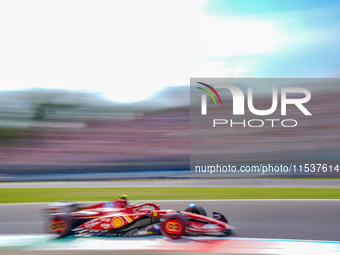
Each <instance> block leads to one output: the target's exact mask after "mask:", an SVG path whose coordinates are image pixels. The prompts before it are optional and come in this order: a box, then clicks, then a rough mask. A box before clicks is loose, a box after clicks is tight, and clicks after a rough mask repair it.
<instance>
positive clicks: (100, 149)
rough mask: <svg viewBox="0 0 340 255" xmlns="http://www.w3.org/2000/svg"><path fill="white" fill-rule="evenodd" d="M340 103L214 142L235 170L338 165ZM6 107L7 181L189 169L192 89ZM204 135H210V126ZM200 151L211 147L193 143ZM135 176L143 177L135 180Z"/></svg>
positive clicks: (63, 96) (1, 128)
mask: <svg viewBox="0 0 340 255" xmlns="http://www.w3.org/2000/svg"><path fill="white" fill-rule="evenodd" d="M339 98H340V92H339V90H338V89H334V88H333V89H330V90H329V89H326V90H315V91H314V92H313V96H312V100H311V101H310V102H309V104H308V109H309V110H310V111H311V112H312V113H313V117H312V118H308V119H303V121H299V120H300V119H301V118H302V117H303V116H302V115H301V114H300V112H299V111H298V110H296V109H295V110H293V109H292V111H291V115H290V118H294V119H296V120H298V121H299V126H298V127H296V128H294V129H289V130H287V129H285V128H282V127H276V128H270V127H267V128H261V129H256V128H247V127H246V128H242V129H230V130H229V131H227V134H229V135H228V136H227V137H226V139H221V136H220V135H219V134H218V132H217V133H214V134H213V135H212V136H210V137H209V139H210V141H211V144H219V146H225V148H227V149H226V151H225V152H227V155H228V163H232V164H236V165H240V164H243V163H248V164H256V163H259V162H261V163H267V162H268V163H273V164H278V163H307V161H308V162H309V161H310V160H313V162H310V163H338V162H339V161H338V158H339V151H340V145H339V144H340V143H339V142H340V131H339V124H340V123H339V106H340V99H339ZM257 102H258V103H257ZM0 103H1V104H2V105H3V107H2V109H1V111H0V162H1V164H0V174H2V176H5V175H7V176H8V175H13V176H15V175H19V174H37V173H39V174H47V173H61V174H62V173H71V172H72V173H84V172H87V173H92V175H91V179H100V178H99V177H95V173H97V172H111V173H114V172H116V171H126V170H130V171H132V170H134V171H140V170H153V171H157V170H170V171H174V170H176V171H188V170H189V168H190V109H189V88H188V86H187V87H173V88H168V89H166V90H164V91H161V92H159V93H158V94H156V95H154V96H153V97H152V98H150V99H148V100H145V101H141V102H135V103H129V104H119V103H114V102H111V101H109V100H106V99H105V98H102V97H101V95H98V94H93V93H90V92H74V91H60V90H55V91H54V90H26V91H12V92H0ZM255 103H256V106H257V107H258V108H260V109H266V108H268V106H269V105H270V104H271V101H270V98H269V99H268V97H263V98H261V97H259V98H258V99H257V100H256V101H255ZM212 109H214V111H218V108H216V109H215V108H212ZM248 114H249V113H248ZM271 117H273V118H275V117H278V118H279V116H271ZM245 118H250V115H247V114H246V116H245ZM196 128H197V127H196ZM199 129H201V130H200V131H199V132H202V133H205V132H206V131H207V127H206V126H201V127H199ZM223 132H224V133H225V130H224V131H223ZM195 146H197V147H196V148H198V147H200V146H201V147H204V146H206V144H199V143H197V141H195ZM204 148H205V147H204ZM204 153H214V148H213V147H207V150H205V151H204ZM142 176H143V174H142ZM155 176H156V175H155ZM134 177H140V175H136V174H133V175H131V176H130V178H134ZM148 177H150V176H148ZM156 177H157V176H156ZM103 178H112V175H111V176H110V177H103ZM125 178H126V176H125ZM3 179H4V178H3ZM72 179H77V177H72ZM13 180H15V179H13Z"/></svg>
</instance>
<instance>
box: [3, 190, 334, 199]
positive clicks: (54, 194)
mask: <svg viewBox="0 0 340 255" xmlns="http://www.w3.org/2000/svg"><path fill="white" fill-rule="evenodd" d="M119 194H128V195H129V199H130V200H148V201H152V200H171V199H178V200H190V199H192V200H199V199H340V188H228V187H227V188H223V187H222V188H218V187H197V188H189V187H188V188H186V187H185V188H182V187H181V188H178V187H176V188H155V187H150V188H130V187H129V188H23V189H0V203H24V202H52V201H57V200H76V201H106V200H112V199H116V198H117V196H118V195H119Z"/></svg>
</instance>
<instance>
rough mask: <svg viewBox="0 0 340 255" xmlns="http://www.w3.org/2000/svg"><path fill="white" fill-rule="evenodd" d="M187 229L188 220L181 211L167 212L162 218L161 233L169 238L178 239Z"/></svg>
mask: <svg viewBox="0 0 340 255" xmlns="http://www.w3.org/2000/svg"><path fill="white" fill-rule="evenodd" d="M186 231H187V220H186V218H185V217H184V216H183V215H182V214H180V213H174V214H167V215H165V216H163V217H162V218H161V233H162V234H163V235H164V236H165V237H168V238H171V239H178V238H180V237H181V236H183V235H185V233H186Z"/></svg>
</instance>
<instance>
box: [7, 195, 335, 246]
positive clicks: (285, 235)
mask: <svg viewBox="0 0 340 255" xmlns="http://www.w3.org/2000/svg"><path fill="white" fill-rule="evenodd" d="M190 202H195V203H197V204H200V205H202V206H203V207H204V208H205V209H206V210H207V212H208V215H210V216H211V214H212V211H216V212H220V213H223V214H224V215H225V216H226V217H227V219H228V220H229V223H230V224H231V225H233V226H234V227H235V228H236V230H235V236H236V237H250V238H275V239H304V240H327V241H339V240H340V217H339V213H340V200H220V201H217V200H213V201H159V202H157V204H159V205H161V207H162V208H169V209H177V210H183V209H184V208H185V207H186V206H187V205H188V204H189V203H190ZM43 207H44V204H41V203H36V204H2V205H0V234H41V233H44V231H43V225H44V220H43V218H42V216H41V215H40V213H39V210H40V209H41V208H43Z"/></svg>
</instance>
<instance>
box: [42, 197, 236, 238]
mask: <svg viewBox="0 0 340 255" xmlns="http://www.w3.org/2000/svg"><path fill="white" fill-rule="evenodd" d="M42 212H43V214H44V215H45V216H47V221H46V226H45V228H46V230H47V232H48V233H52V234H57V235H58V236H59V237H65V236H68V235H74V236H76V237H78V236H93V235H95V236H126V237H129V236H147V235H164V236H166V237H168V238H171V239H177V238H180V237H181V236H197V235H199V236H207V235H208V236H227V235H231V234H232V229H233V227H232V226H230V225H229V223H228V221H227V219H226V218H225V217H224V216H223V215H222V214H221V213H217V212H213V215H212V218H211V217H208V216H207V213H206V211H205V209H204V208H203V207H202V206H200V205H196V204H190V205H189V206H188V207H187V208H186V209H185V210H183V211H177V210H173V209H161V208H160V207H159V206H158V205H156V204H155V203H151V202H150V203H142V204H132V205H129V204H128V202H127V196H125V195H122V196H119V198H118V199H116V200H113V201H108V202H105V203H99V204H95V205H84V204H82V203H79V202H70V201H60V202H54V203H51V204H48V206H47V207H46V208H44V209H43V210H42Z"/></svg>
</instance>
